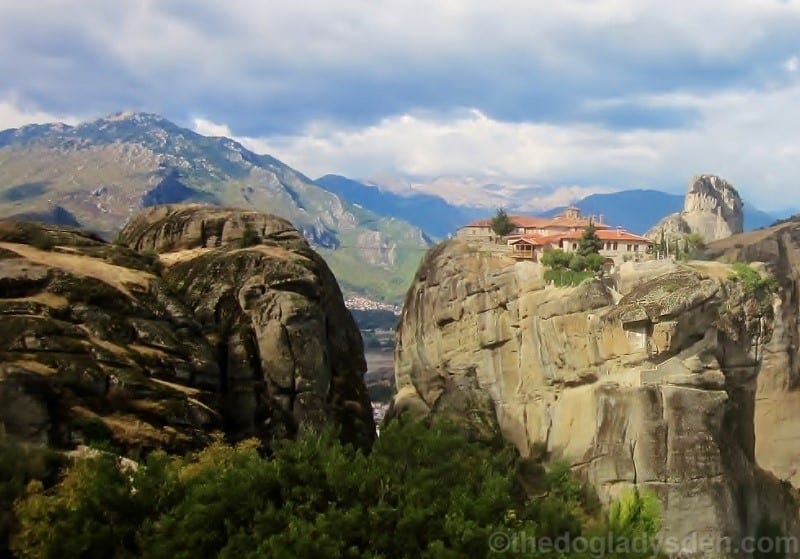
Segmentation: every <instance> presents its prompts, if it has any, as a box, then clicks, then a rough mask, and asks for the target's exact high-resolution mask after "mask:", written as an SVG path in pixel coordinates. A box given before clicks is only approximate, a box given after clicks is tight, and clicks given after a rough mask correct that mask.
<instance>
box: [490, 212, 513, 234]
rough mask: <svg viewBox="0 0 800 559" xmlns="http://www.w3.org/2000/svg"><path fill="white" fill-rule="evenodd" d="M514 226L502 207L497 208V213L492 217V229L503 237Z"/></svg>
mask: <svg viewBox="0 0 800 559" xmlns="http://www.w3.org/2000/svg"><path fill="white" fill-rule="evenodd" d="M515 228H516V226H515V225H514V223H512V221H511V219H509V217H508V214H507V213H506V211H505V210H504V209H503V208H497V213H496V214H495V216H494V217H493V218H492V231H494V232H495V234H496V235H499V236H501V237H505V236H506V235H508V234H509V233H511V232H512V231H513V230H514V229H515Z"/></svg>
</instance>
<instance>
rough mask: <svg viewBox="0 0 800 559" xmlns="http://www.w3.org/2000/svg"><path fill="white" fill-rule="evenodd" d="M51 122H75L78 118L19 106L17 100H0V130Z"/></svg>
mask: <svg viewBox="0 0 800 559" xmlns="http://www.w3.org/2000/svg"><path fill="white" fill-rule="evenodd" d="M51 122H63V123H64V124H77V123H78V122H79V119H77V118H75V117H72V116H64V115H55V114H52V113H47V112H43V111H39V110H36V109H29V108H26V107H20V106H19V105H18V103H17V102H15V101H11V100H7V101H0V130H6V129H8V128H19V127H20V126H25V125H26V124H47V123H51Z"/></svg>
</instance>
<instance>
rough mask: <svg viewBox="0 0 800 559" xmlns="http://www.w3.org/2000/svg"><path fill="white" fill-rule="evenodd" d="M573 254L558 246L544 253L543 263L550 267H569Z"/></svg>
mask: <svg viewBox="0 0 800 559" xmlns="http://www.w3.org/2000/svg"><path fill="white" fill-rule="evenodd" d="M571 258H572V256H571V255H570V254H568V253H566V252H564V251H563V250H561V249H560V248H556V249H553V250H547V251H545V253H544V254H543V255H542V260H541V262H542V265H544V266H547V267H548V268H553V269H556V268H567V267H569V261H570V259H571Z"/></svg>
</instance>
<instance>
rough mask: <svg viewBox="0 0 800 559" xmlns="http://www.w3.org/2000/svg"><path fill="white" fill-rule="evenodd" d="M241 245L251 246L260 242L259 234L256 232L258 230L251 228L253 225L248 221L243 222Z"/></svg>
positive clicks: (244, 246)
mask: <svg viewBox="0 0 800 559" xmlns="http://www.w3.org/2000/svg"><path fill="white" fill-rule="evenodd" d="M241 242H242V247H243V248H247V247H252V246H256V245H258V244H261V235H259V234H258V231H256V230H255V229H253V226H252V225H250V224H249V223H247V224H245V226H244V230H243V231H242V241H241Z"/></svg>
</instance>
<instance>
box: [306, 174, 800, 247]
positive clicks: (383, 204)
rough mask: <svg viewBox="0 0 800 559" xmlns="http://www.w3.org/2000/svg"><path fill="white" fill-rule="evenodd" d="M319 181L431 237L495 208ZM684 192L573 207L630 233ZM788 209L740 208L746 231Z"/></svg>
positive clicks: (678, 202)
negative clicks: (742, 209)
mask: <svg viewBox="0 0 800 559" xmlns="http://www.w3.org/2000/svg"><path fill="white" fill-rule="evenodd" d="M316 182H317V184H320V185H322V186H324V187H325V188H326V189H327V190H329V191H331V192H335V193H336V194H338V195H340V196H342V197H343V198H345V199H347V200H349V201H351V202H353V203H354V204H358V205H359V206H362V207H364V208H365V209H368V210H370V211H373V212H375V213H377V214H380V215H392V216H397V217H399V218H401V219H404V220H406V221H408V222H409V223H412V224H414V225H416V226H417V227H419V228H420V229H422V230H423V231H425V233H427V234H428V235H429V236H431V237H437V238H445V237H447V236H448V235H450V234H452V233H455V231H456V230H457V229H458V228H459V227H460V226H461V225H463V224H464V223H468V222H469V221H472V220H475V219H480V218H485V217H489V216H491V215H493V214H494V212H495V211H496V209H497V208H496V207H491V206H486V205H477V204H476V205H461V204H460V203H458V200H461V199H462V198H460V197H458V198H454V199H452V200H446V199H445V198H443V197H441V196H438V195H433V194H424V193H418V192H407V193H404V194H399V193H397V192H395V191H393V190H390V189H388V188H383V187H382V186H381V185H378V184H374V183H369V182H359V181H356V180H353V179H348V178H346V177H342V176H338V175H325V176H324V177H320V178H318V179H317V180H316ZM684 199H685V196H684V195H681V194H671V193H668V192H663V191H660V190H652V189H635V190H624V191H620V192H613V193H607V194H591V195H589V196H586V197H585V198H582V199H580V200H577V201H575V202H574V203H573V205H574V206H576V207H578V208H580V210H581V213H583V214H584V215H597V216H600V215H601V216H603V219H604V220H605V222H606V223H610V224H612V225H619V226H622V227H623V228H625V229H627V230H628V231H630V232H632V233H638V234H644V233H645V232H646V231H647V230H648V229H650V228H651V227H652V226H653V225H655V224H656V223H658V221H659V220H660V219H661V218H663V217H664V216H666V215H669V214H672V213H675V212H679V211H681V210H682V209H683V205H684ZM505 209H506V210H508V211H509V212H514V213H522V214H530V215H542V216H546V217H549V216H554V215H557V214H559V213H561V212H562V211H563V210H564V207H563V206H562V207H555V208H551V209H548V210H546V211H543V212H531V211H526V210H525V208H523V207H520V206H518V205H516V204H514V203H513V199H511V200H509V204H507V205H506V206H505ZM790 213H791V212H790V211H788V210H787V211H786V212H782V213H775V214H773V213H768V212H764V211H761V210H759V209H757V208H755V207H753V206H752V205H751V204H745V207H744V225H745V230H746V231H750V230H753V229H760V228H762V227H766V226H768V225H771V224H772V223H774V222H775V221H777V220H779V219H782V218H785V217H787V216H788V215H790Z"/></svg>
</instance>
